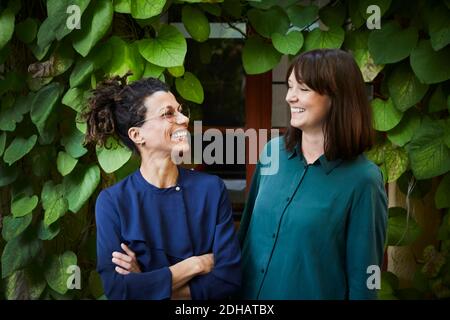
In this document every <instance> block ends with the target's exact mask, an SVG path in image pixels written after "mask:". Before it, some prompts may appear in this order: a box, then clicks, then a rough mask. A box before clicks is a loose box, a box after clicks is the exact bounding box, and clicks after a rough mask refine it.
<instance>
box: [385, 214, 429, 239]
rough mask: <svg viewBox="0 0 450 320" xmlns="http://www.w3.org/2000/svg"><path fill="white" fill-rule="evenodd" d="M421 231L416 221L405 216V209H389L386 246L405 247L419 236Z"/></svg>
mask: <svg viewBox="0 0 450 320" xmlns="http://www.w3.org/2000/svg"><path fill="white" fill-rule="evenodd" d="M420 233H421V229H420V227H419V226H418V225H417V223H416V221H415V220H414V219H413V218H412V217H411V216H409V217H408V216H407V212H406V210H405V209H403V208H400V207H391V208H389V219H388V230H387V239H386V243H387V245H388V246H407V245H410V244H412V243H413V242H414V241H415V240H416V239H417V238H418V237H419V235H420Z"/></svg>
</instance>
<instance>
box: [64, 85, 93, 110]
mask: <svg viewBox="0 0 450 320" xmlns="http://www.w3.org/2000/svg"><path fill="white" fill-rule="evenodd" d="M88 96H89V92H86V91H84V90H82V89H80V88H71V89H69V90H68V91H67V92H66V94H65V95H64V97H63V98H62V103H63V104H64V105H66V106H68V107H71V108H72V109H73V110H75V111H76V112H83V111H84V109H85V107H86V104H87V98H88Z"/></svg>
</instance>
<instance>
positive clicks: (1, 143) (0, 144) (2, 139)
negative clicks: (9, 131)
mask: <svg viewBox="0 0 450 320" xmlns="http://www.w3.org/2000/svg"><path fill="white" fill-rule="evenodd" d="M5 145H6V132H2V133H1V134H0V157H1V156H2V154H3V151H5Z"/></svg>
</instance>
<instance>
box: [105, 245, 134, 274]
mask: <svg viewBox="0 0 450 320" xmlns="http://www.w3.org/2000/svg"><path fill="white" fill-rule="evenodd" d="M120 246H121V248H122V249H123V251H125V253H120V252H117V251H114V252H113V253H112V256H113V258H112V262H113V263H114V264H116V265H117V267H116V272H117V273H120V274H123V275H127V274H129V273H130V272H141V268H140V267H139V263H138V262H137V259H136V255H135V253H134V252H133V251H131V250H130V248H128V247H127V245H126V244H124V243H121V244H120Z"/></svg>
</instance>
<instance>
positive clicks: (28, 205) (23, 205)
mask: <svg viewBox="0 0 450 320" xmlns="http://www.w3.org/2000/svg"><path fill="white" fill-rule="evenodd" d="M11 202H12V203H11V213H12V215H13V216H14V218H18V217H23V216H25V215H27V214H29V213H30V212H31V211H33V210H34V208H36V206H37V204H38V202H39V198H38V196H32V197H27V196H22V197H19V198H18V199H14V200H12V201H11Z"/></svg>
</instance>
